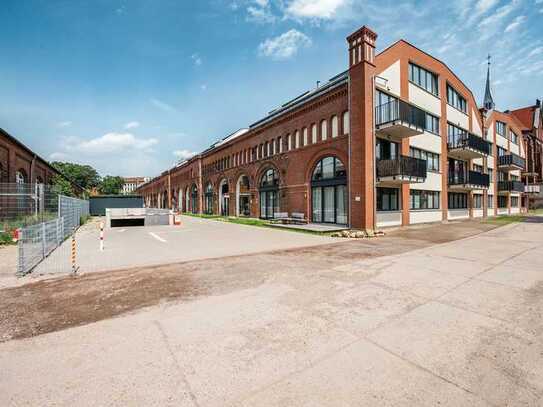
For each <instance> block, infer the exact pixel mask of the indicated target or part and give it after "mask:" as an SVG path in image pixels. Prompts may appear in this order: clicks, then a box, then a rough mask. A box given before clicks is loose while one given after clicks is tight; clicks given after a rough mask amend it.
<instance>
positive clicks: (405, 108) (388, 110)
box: [375, 99, 426, 130]
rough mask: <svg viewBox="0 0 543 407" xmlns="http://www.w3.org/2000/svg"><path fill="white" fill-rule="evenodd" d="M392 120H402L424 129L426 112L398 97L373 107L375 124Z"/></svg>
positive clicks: (378, 124) (391, 121)
mask: <svg viewBox="0 0 543 407" xmlns="http://www.w3.org/2000/svg"><path fill="white" fill-rule="evenodd" d="M394 122H403V123H406V124H408V125H410V126H413V127H416V128H419V129H421V130H424V128H425V127H426V113H425V112H424V110H421V109H419V108H418V107H415V106H413V105H410V104H409V103H407V102H405V101H403V100H400V99H395V100H392V101H390V102H388V103H384V104H382V105H379V106H376V107H375V125H376V126H380V125H383V124H387V123H394Z"/></svg>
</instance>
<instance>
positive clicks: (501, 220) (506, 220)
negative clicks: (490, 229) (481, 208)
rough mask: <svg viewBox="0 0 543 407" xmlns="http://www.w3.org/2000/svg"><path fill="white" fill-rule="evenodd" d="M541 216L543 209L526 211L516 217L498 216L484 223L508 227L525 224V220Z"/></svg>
mask: <svg viewBox="0 0 543 407" xmlns="http://www.w3.org/2000/svg"><path fill="white" fill-rule="evenodd" d="M540 215H543V209H533V210H530V211H528V213H519V214H516V215H498V216H495V217H492V218H488V219H486V220H485V221H484V222H485V223H492V224H495V225H508V224H510V223H519V222H525V221H526V219H528V218H530V217H531V216H540Z"/></svg>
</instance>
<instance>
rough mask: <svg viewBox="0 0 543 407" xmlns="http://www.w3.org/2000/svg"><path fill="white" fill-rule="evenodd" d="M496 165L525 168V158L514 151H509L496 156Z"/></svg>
mask: <svg viewBox="0 0 543 407" xmlns="http://www.w3.org/2000/svg"><path fill="white" fill-rule="evenodd" d="M498 165H499V166H506V167H512V166H515V167H519V168H522V169H524V168H526V160H524V158H522V157H520V156H518V155H516V154H515V153H509V154H505V155H501V156H499V157H498Z"/></svg>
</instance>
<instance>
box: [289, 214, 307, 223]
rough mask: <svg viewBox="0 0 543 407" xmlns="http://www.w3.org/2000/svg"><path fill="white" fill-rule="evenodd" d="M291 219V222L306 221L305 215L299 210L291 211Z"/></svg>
mask: <svg viewBox="0 0 543 407" xmlns="http://www.w3.org/2000/svg"><path fill="white" fill-rule="evenodd" d="M291 220H292V222H293V223H307V220H306V218H305V215H304V214H303V213H301V212H292V215H291Z"/></svg>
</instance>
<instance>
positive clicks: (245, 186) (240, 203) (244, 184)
mask: <svg viewBox="0 0 543 407" xmlns="http://www.w3.org/2000/svg"><path fill="white" fill-rule="evenodd" d="M236 201H237V214H236V215H237V216H251V190H250V182H249V177H248V176H247V175H241V176H240V177H239V178H238V182H237V186H236Z"/></svg>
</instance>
